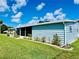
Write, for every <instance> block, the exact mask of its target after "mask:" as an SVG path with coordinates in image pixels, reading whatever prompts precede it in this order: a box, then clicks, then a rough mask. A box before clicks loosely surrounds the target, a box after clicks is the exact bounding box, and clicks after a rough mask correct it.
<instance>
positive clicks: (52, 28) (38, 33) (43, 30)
mask: <svg viewBox="0 0 79 59" xmlns="http://www.w3.org/2000/svg"><path fill="white" fill-rule="evenodd" d="M55 34H58V36H59V37H60V39H61V42H62V44H64V25H63V23H58V24H47V25H40V26H33V27H32V38H33V39H34V38H36V37H39V38H42V37H46V38H47V39H46V41H47V42H51V41H52V40H53V35H55Z"/></svg>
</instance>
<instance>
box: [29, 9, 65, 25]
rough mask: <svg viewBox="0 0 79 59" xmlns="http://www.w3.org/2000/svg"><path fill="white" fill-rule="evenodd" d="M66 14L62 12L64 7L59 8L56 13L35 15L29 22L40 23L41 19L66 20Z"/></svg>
mask: <svg viewBox="0 0 79 59" xmlns="http://www.w3.org/2000/svg"><path fill="white" fill-rule="evenodd" d="M65 17H66V14H65V13H63V12H62V8H59V9H57V10H56V11H55V12H54V13H52V12H48V13H46V15H45V16H44V17H33V19H32V20H31V21H29V23H32V24H34V23H38V22H39V21H57V20H65Z"/></svg>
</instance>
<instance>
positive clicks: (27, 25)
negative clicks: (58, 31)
mask: <svg viewBox="0 0 79 59" xmlns="http://www.w3.org/2000/svg"><path fill="white" fill-rule="evenodd" d="M65 22H75V21H73V20H60V21H52V22H44V23H34V24H25V25H21V26H20V27H18V28H23V27H32V26H38V25H46V24H56V23H65Z"/></svg>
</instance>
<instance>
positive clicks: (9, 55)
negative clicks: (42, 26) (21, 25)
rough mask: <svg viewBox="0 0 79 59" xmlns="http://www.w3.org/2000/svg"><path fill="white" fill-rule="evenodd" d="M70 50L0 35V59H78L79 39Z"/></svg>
mask: <svg viewBox="0 0 79 59" xmlns="http://www.w3.org/2000/svg"><path fill="white" fill-rule="evenodd" d="M72 46H73V47H74V50H73V51H71V52H68V51H62V50H60V49H57V48H54V47H51V46H47V45H44V44H40V43H34V42H31V41H28V40H18V39H15V38H10V37H7V36H5V35H0V59H79V40H78V41H76V42H75V43H73V44H72Z"/></svg>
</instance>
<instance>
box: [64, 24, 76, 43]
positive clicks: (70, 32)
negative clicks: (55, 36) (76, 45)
mask: <svg viewBox="0 0 79 59" xmlns="http://www.w3.org/2000/svg"><path fill="white" fill-rule="evenodd" d="M70 27H71V28H70ZM76 38H77V25H76V23H65V44H70V43H72V42H74V41H75V39H76Z"/></svg>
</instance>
